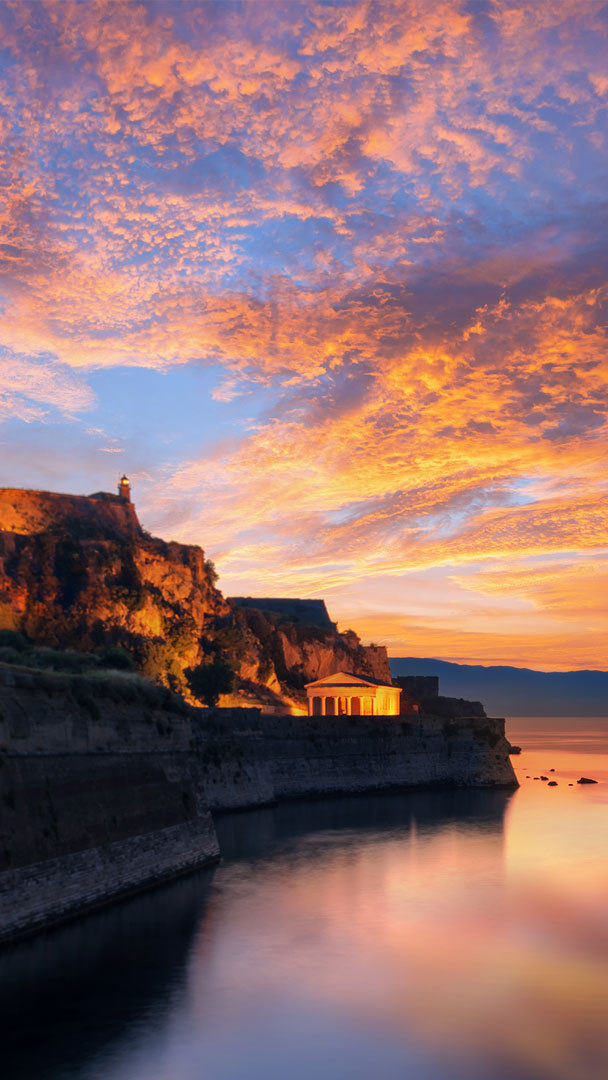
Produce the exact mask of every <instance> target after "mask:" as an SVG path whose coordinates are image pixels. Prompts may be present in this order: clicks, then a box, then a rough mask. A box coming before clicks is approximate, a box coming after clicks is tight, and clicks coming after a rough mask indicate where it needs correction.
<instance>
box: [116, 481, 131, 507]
mask: <svg viewBox="0 0 608 1080" xmlns="http://www.w3.org/2000/svg"><path fill="white" fill-rule="evenodd" d="M118 494H119V495H120V497H121V499H124V500H125V502H131V485H130V483H129V477H128V476H121V478H120V483H119V485H118Z"/></svg>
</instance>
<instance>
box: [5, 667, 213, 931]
mask: <svg viewBox="0 0 608 1080" xmlns="http://www.w3.org/2000/svg"><path fill="white" fill-rule="evenodd" d="M190 742H191V720H190V715H189V713H188V710H187V709H185V708H184V707H183V706H182V708H181V709H180V706H179V703H178V701H177V699H174V698H173V697H172V695H171V694H169V693H168V692H166V691H163V689H162V688H159V687H155V686H153V685H150V686H149V687H146V686H145V685H144V686H143V687H142V688H139V690H138V688H137V687H136V686H135V685H129V683H128V680H122V681H121V680H120V678H119V677H116V678H115V679H114V680H112V679H106V680H105V681H104V680H103V679H100V680H97V681H95V680H91V678H89V677H87V678H84V677H81V676H67V675H57V674H49V673H34V672H28V671H24V670H22V669H19V668H10V667H6V666H2V667H0V807H1V811H2V813H1V817H0V941H1V940H3V939H11V938H14V937H15V936H17V935H19V934H20V933H24V932H31V931H32V930H35V929H36V928H38V927H42V926H47V925H49V924H50V923H53V922H56V921H58V920H60V919H63V918H65V917H67V916H69V915H74V914H77V913H79V912H81V911H85V910H88V909H90V908H92V907H95V906H97V905H99V904H101V903H106V902H108V900H111V899H114V898H116V897H119V896H122V895H126V894H128V893H130V892H133V891H135V890H138V889H141V888H144V887H146V886H149V885H153V884H155V883H156V882H158V881H162V880H164V879H166V878H169V877H174V876H175V875H177V874H180V873H183V872H184V871H186V870H190V869H193V868H194V867H196V866H201V865H204V864H205V863H208V862H213V861H215V860H216V859H217V858H218V856H219V850H218V843H217V837H216V835H215V829H214V826H213V822H212V819H211V815H210V813H209V810H208V808H207V806H206V802H205V784H204V777H203V773H202V764H201V762H200V760H199V758H198V757H197V755H196V754H194V753H193V752H192V750H191V745H190Z"/></svg>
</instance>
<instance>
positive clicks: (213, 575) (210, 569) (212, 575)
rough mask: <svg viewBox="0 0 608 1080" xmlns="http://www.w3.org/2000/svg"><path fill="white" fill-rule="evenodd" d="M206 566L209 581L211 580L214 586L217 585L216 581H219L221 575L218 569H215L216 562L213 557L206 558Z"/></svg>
mask: <svg viewBox="0 0 608 1080" xmlns="http://www.w3.org/2000/svg"><path fill="white" fill-rule="evenodd" d="M204 566H205V572H206V574H207V581H208V582H209V584H210V585H212V586H213V585H215V584H216V582H217V579H218V578H219V576H220V575H219V574H218V572H217V570H216V569H215V563H214V562H213V560H212V559H205V563H204Z"/></svg>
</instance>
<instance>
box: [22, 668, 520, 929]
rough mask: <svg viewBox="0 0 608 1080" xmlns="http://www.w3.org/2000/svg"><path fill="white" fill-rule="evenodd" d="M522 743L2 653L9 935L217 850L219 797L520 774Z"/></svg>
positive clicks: (493, 783)
mask: <svg viewBox="0 0 608 1080" xmlns="http://www.w3.org/2000/svg"><path fill="white" fill-rule="evenodd" d="M92 688H93V689H92ZM93 690H94V692H93ZM125 691H126V696H125ZM508 749H509V747H508V744H507V742H506V740H505V737H504V721H503V720H496V719H488V718H486V717H462V718H459V719H457V720H455V719H443V718H440V717H430V716H416V717H408V718H407V719H405V718H403V717H398V716H396V717H347V716H344V717H327V718H326V717H323V718H321V717H311V718H309V717H294V716H283V717H269V716H264V715H261V714H260V712H259V710H257V709H231V710H229V709H228V710H222V709H219V710H206V709H192V708H189V707H188V706H186V705H184V703H183V702H181V701H180V700H179V699H177V698H175V697H174V696H172V695H171V694H170V693H169V692H168V691H166V690H163V689H162V688H159V687H155V686H153V685H151V684H150V685H149V686H147V685H146V684H141V685H139V687H138V684H136V683H133V682H131V683H129V680H128V678H126V677H125V678H124V679H121V678H120V677H119V676H113V677H108V678H106V679H105V680H104V678H100V679H98V680H97V681H95V679H91V677H90V676H69V675H59V674H49V673H39V672H33V671H27V670H24V669H20V668H18V667H11V666H7V665H0V805H1V807H2V816H1V819H0V820H1V824H0V860H1V862H0V865H1V866H2V872H1V873H0V940H2V938H5V939H10V938H11V937H14V936H15V935H17V934H19V933H23V932H27V931H31V930H33V929H36V928H38V927H41V926H44V925H48V924H49V923H50V922H53V921H57V920H58V919H61V918H65V917H67V916H69V915H72V914H75V913H78V912H80V911H83V910H87V909H88V908H91V907H92V906H95V905H97V904H100V903H103V902H107V901H108V900H111V899H114V898H116V897H118V896H121V895H125V894H126V893H128V892H131V891H133V890H135V889H140V888H143V887H146V886H148V885H152V884H154V883H155V882H158V881H160V880H163V879H165V878H168V877H171V876H173V875H175V874H178V873H182V872H183V871H185V870H188V869H190V868H193V867H195V866H200V865H203V864H204V863H206V862H209V861H213V860H215V859H216V858H217V857H218V843H217V838H216V835H215V830H214V827H213V823H212V819H211V816H210V813H209V810H210V809H212V810H216V811H225V810H234V809H239V808H245V807H251V806H257V805H262V804H264V803H270V802H274V801H277V800H281V799H294V798H302V797H309V796H322V795H338V794H346V793H354V792H363V791H374V790H382V789H391V788H404V787H408V786H417V787H420V786H430V785H442V786H447V785H449V786H467V787H514V786H516V781H515V776H514V773H513V769H512V766H511V763H510V760H509V757H508Z"/></svg>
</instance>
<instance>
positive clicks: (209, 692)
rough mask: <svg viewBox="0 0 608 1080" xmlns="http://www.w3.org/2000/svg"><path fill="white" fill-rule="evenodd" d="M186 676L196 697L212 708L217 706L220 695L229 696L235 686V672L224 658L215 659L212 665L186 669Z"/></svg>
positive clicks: (207, 664) (217, 657)
mask: <svg viewBox="0 0 608 1080" xmlns="http://www.w3.org/2000/svg"><path fill="white" fill-rule="evenodd" d="M184 674H185V676H186V679H187V680H188V686H189V687H190V690H191V691H192V693H193V695H194V697H195V698H198V700H199V701H204V703H205V705H208V706H209V707H210V708H212V707H213V706H214V705H217V703H218V701H219V698H220V694H229V693H230V691H231V690H232V687H233V686H234V671H233V669H232V667H231V666H230V664H229V663H228V661H227V660H224V658H223V657H222V656H216V657H214V659H213V660H212V661H211V662H210V663H206V664H204V663H203V664H198V666H197V667H195V668H186V671H185V672H184Z"/></svg>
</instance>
